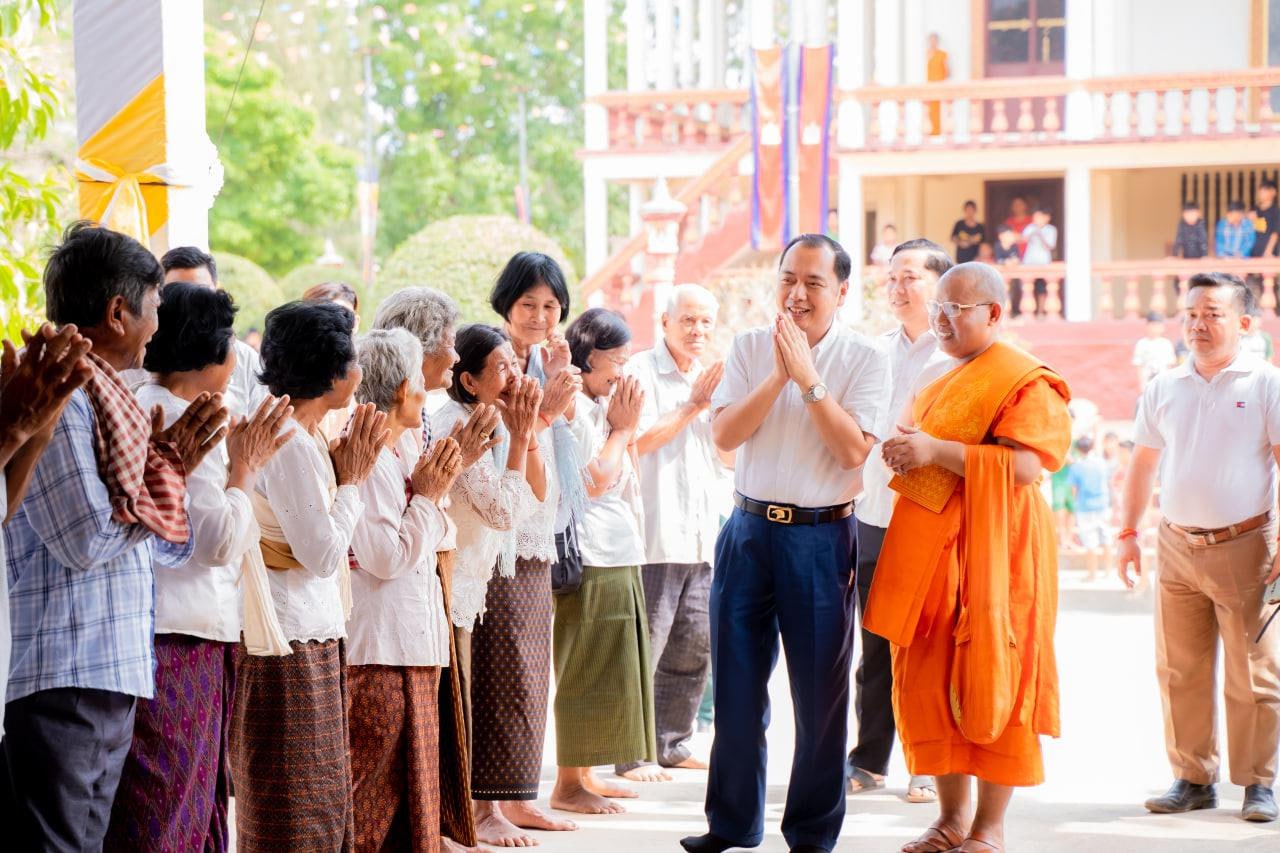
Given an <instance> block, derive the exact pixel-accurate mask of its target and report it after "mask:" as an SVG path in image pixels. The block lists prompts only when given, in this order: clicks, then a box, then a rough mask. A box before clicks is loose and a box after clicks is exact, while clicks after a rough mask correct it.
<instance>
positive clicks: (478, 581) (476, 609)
mask: <svg viewBox="0 0 1280 853" xmlns="http://www.w3.org/2000/svg"><path fill="white" fill-rule="evenodd" d="M469 417H471V412H470V411H468V410H467V409H466V408H464V407H463V406H462V404H461V403H457V402H455V401H453V400H450V401H449V402H448V403H446V404H445V405H444V407H443V408H441V409H440V411H439V412H437V413H436V414H434V415H432V416H431V427H432V430H433V431H434V432H433V435H436V436H443V435H448V434H449V433H450V432H451V431H452V430H453V425H454V424H456V423H458V422H459V421H462V422H465V421H466V420H467V418H469ZM495 449H496V448H495ZM449 498H450V500H449V509H448V513H449V517H450V518H452V519H453V523H454V524H455V525H457V538H456V544H457V549H458V556H457V560H456V562H455V563H454V566H453V587H452V593H453V600H452V601H450V602H449V609H450V611H451V613H452V617H453V624H454V625H457V626H458V627H459V628H466V629H467V630H468V631H470V630H471V629H472V627H474V626H475V623H476V619H477V618H478V617H481V616H483V615H484V599H485V594H486V593H487V592H488V591H489V579H490V578H492V577H493V571H494V568H495V567H496V565H497V562H498V555H499V554H500V553H501V552H502V549H503V547H504V546H505V545H506V541H505V540H506V539H512V540H514V538H515V535H516V529H517V527H518V526H519V525H520V523H521V522H522V521H523V520H524V519H525V518H527V517H528V516H529V514H530V513H531V512H532V511H533V508H534V505H535V504H536V503H537V501H536V500H535V499H534V497H533V489H531V488H529V483H528V482H527V481H526V480H525V477H524V474H521V473H520V472H519V471H510V470H506V469H505V468H504V469H503V470H502V471H498V468H497V465H496V464H495V461H494V454H493V453H492V452H489V453H486V454H484V455H483V456H481V457H480V461H478V462H476V464H474V465H472V466H471V467H470V468H468V469H467V470H466V471H464V472H462V474H461V475H460V476H459V477H458V479H457V480H455V481H454V484H453V489H452V490H451V491H450V492H449Z"/></svg>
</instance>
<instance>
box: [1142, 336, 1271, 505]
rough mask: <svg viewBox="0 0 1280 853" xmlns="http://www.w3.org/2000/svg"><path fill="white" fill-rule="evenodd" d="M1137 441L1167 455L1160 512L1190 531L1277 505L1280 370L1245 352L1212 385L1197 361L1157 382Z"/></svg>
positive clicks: (1147, 397) (1150, 388) (1147, 394)
mask: <svg viewBox="0 0 1280 853" xmlns="http://www.w3.org/2000/svg"><path fill="white" fill-rule="evenodd" d="M1133 440H1134V443H1136V444H1140V445H1142V446H1143V447H1153V448H1156V449H1158V450H1160V451H1162V452H1161V456H1160V484H1161V488H1160V508H1161V510H1162V511H1163V512H1164V515H1165V518H1167V519H1169V521H1171V522H1173V523H1174V524H1178V525H1181V526H1183V527H1202V528H1208V529H1216V528H1219V527H1227V526H1229V525H1232V524H1235V523H1236V522H1240V521H1245V520H1246V519H1249V518H1253V517H1254V516H1256V515H1261V514H1262V513H1264V512H1267V511H1269V510H1274V509H1275V505H1276V464H1275V459H1274V457H1273V456H1272V451H1271V448H1272V447H1274V446H1275V445H1277V444H1280V369H1277V368H1276V367H1275V366H1274V365H1270V364H1267V363H1266V362H1263V361H1261V360H1259V359H1258V358H1257V357H1256V356H1253V355H1248V354H1245V353H1241V354H1239V355H1237V356H1236V359H1235V360H1234V361H1233V362H1231V364H1229V365H1228V366H1227V367H1225V368H1224V369H1223V370H1222V371H1221V372H1220V373H1218V375H1216V376H1214V377H1213V379H1212V380H1205V378H1204V377H1202V376H1201V375H1200V374H1198V373H1196V371H1195V368H1194V366H1193V362H1192V360H1191V359H1187V361H1186V362H1184V363H1183V364H1180V365H1178V366H1177V367H1173V368H1170V369H1169V370H1166V371H1164V372H1163V373H1160V374H1158V375H1157V376H1155V377H1154V378H1153V379H1152V380H1151V381H1150V382H1148V383H1147V387H1146V389H1145V390H1144V391H1143V392H1142V399H1141V400H1140V402H1139V403H1138V416H1137V420H1136V421H1135V422H1134V426H1133Z"/></svg>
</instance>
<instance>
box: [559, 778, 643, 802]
mask: <svg viewBox="0 0 1280 853" xmlns="http://www.w3.org/2000/svg"><path fill="white" fill-rule="evenodd" d="M582 787H583V788H585V789H586V790H587V791H589V792H590V793H592V794H598V795H599V796H601V797H612V798H613V799H615V800H634V799H635V798H636V797H638V796H640V795H639V794H637V793H636V792H635V791H633V790H631V789H630V788H619V787H617V786H616V785H610V784H609V783H608V782H605V781H604V780H603V779H600V778H598V777H597V776H596V774H595V772H594V771H592V770H587V771H586V772H585V773H583V774H582ZM552 805H554V803H553V804H552Z"/></svg>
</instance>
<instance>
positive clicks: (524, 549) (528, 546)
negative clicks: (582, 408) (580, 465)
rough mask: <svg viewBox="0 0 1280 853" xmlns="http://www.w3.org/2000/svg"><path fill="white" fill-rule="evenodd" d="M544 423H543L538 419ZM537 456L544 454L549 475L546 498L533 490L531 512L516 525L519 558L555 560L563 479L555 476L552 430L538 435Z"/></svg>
mask: <svg viewBox="0 0 1280 853" xmlns="http://www.w3.org/2000/svg"><path fill="white" fill-rule="evenodd" d="M539 423H541V422H539ZM537 439H538V455H539V456H541V457H542V470H543V472H544V474H545V475H546V478H547V495H546V499H545V500H543V501H539V500H538V499H537V498H536V497H534V496H533V494H532V491H531V492H530V498H531V499H532V501H533V506H532V512H531V513H530V514H529V516H528V517H527V518H526V519H525V520H524V522H523V523H521V524H520V526H519V527H518V528H516V557H517V558H523V559H525V560H546V561H547V562H548V563H554V562H555V561H556V508H557V505H558V504H559V503H560V480H559V478H558V477H557V476H556V457H555V453H556V451H555V448H554V446H553V445H552V441H551V430H550V429H544V430H542V431H541V432H539V433H538V434H537Z"/></svg>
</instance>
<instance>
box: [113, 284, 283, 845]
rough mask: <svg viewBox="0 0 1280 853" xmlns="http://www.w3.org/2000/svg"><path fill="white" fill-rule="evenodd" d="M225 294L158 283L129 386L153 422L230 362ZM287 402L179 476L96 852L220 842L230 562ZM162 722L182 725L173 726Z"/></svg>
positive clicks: (266, 408)
mask: <svg viewBox="0 0 1280 853" xmlns="http://www.w3.org/2000/svg"><path fill="white" fill-rule="evenodd" d="M235 315H236V308H235V305H234V304H233V303H232V301H231V297H230V296H229V295H227V294H226V293H225V292H222V291H215V290H211V289H208V288H205V287H200V286H198V285H193V284H171V285H169V286H168V287H166V288H165V289H164V292H163V295H162V301H161V303H160V308H159V310H158V311H157V318H158V327H157V329H156V334H155V335H154V336H153V337H152V338H151V341H150V342H149V343H148V344H147V352H146V358H145V361H144V366H145V367H146V370H147V371H148V375H149V376H150V377H151V383H150V384H147V385H144V386H142V387H141V388H140V389H139V390H138V392H137V396H138V403H139V404H140V405H141V406H142V408H143V410H144V411H154V410H156V409H158V410H159V411H160V412H161V417H162V419H163V422H164V424H165V425H168V424H171V423H173V422H174V421H176V420H177V419H178V418H179V417H181V416H182V413H183V412H184V411H186V409H187V406H189V405H190V404H191V402H192V401H193V400H195V399H197V398H198V397H199V396H200V395H201V394H221V393H223V392H224V391H225V389H226V387H227V384H228V381H229V380H230V378H231V376H232V374H233V372H234V370H235V366H236V357H237V356H236V350H235V347H234V346H233V343H234V341H235V332H234V330H233V328H232V324H233V323H234V321H235ZM292 414H293V409H292V408H291V407H290V406H289V398H288V397H283V398H281V399H280V400H274V399H268V400H266V401H265V402H264V403H263V404H262V406H261V407H260V408H259V409H258V411H257V413H256V414H255V415H254V417H253V418H252V419H250V420H245V419H243V418H241V419H239V420H238V422H237V423H235V424H234V425H233V427H232V429H231V432H230V433H229V435H228V437H227V440H226V441H225V442H223V443H221V444H219V445H218V446H217V447H215V448H214V449H213V450H212V451H210V453H209V455H207V456H206V457H205V458H204V461H202V462H201V463H200V464H199V465H198V466H197V467H196V468H195V469H194V470H192V471H188V472H187V512H188V514H189V516H190V519H191V528H192V538H193V539H194V541H195V549H194V552H193V553H192V555H191V558H190V559H189V560H188V561H187V562H186V563H184V564H183V565H181V566H178V567H177V568H167V567H165V566H161V565H159V564H157V565H156V567H155V614H156V628H155V633H156V637H155V658H156V673H155V674H156V694H155V698H154V699H145V700H140V701H139V702H138V706H137V712H136V716H135V719H134V727H133V743H132V745H131V746H130V748H129V757H128V758H127V759H126V760H125V766H124V771H123V773H122V774H121V779H120V786H119V788H118V789H117V793H116V798H115V802H114V805H113V806H112V812H111V824H110V827H109V829H108V831H107V837H106V847H107V849H109V850H110V849H132V850H142V849H175V850H176V849H182V848H188V847H196V848H201V849H207V850H222V849H226V848H227V847H228V845H229V843H230V828H229V826H228V824H227V806H228V793H229V792H228V790H227V787H228V786H227V779H228V777H229V774H230V768H229V763H228V750H227V729H228V726H229V723H230V720H231V709H232V696H233V691H234V689H235V644H236V642H237V641H238V640H239V639H240V589H239V580H240V562H241V559H242V558H243V557H244V555H245V553H246V552H247V551H248V550H249V549H250V548H256V547H258V526H257V524H255V523H254V518H253V507H252V506H251V505H250V502H249V492H251V491H252V490H253V485H254V482H255V481H256V479H257V474H258V472H259V471H260V470H261V469H262V466H263V465H264V464H266V462H267V460H268V459H270V458H271V456H272V455H273V454H274V453H275V452H276V451H277V450H278V449H279V447H280V446H281V445H282V444H283V443H284V437H277V433H278V432H279V430H280V426H281V423H282V422H283V421H284V420H285V419H286V418H288V417H290V416H291V415H292ZM174 720H185V721H187V724H186V725H180V726H175V725H173V721H174Z"/></svg>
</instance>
